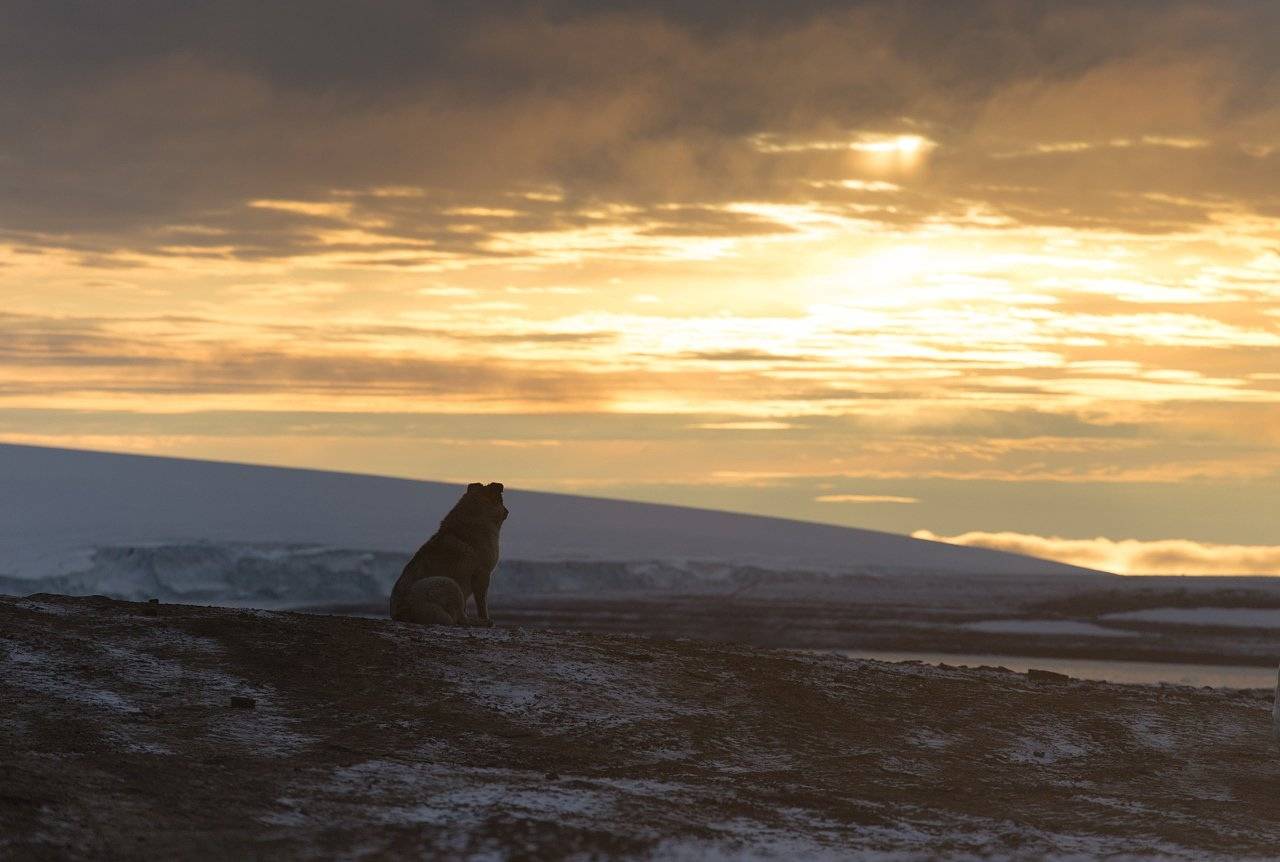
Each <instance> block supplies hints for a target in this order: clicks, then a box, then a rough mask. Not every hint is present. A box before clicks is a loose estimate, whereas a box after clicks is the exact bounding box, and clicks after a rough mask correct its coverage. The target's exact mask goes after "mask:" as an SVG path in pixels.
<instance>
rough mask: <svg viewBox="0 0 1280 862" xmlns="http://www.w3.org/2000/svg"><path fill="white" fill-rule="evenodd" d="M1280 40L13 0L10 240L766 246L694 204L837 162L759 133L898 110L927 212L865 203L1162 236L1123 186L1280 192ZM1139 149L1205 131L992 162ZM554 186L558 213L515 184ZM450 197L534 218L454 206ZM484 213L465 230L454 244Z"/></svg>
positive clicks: (467, 7)
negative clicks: (624, 230)
mask: <svg viewBox="0 0 1280 862" xmlns="http://www.w3.org/2000/svg"><path fill="white" fill-rule="evenodd" d="M1277 36H1280V7H1275V6H1274V5H1270V4H1257V3H1247V2H1238V3H1222V4H1214V5H1213V6H1205V5H1204V4H1180V3H1174V4H1171V3H1163V2H1139V3H1126V4H1123V5H1120V4H1115V3H1073V4H1059V3H1049V2H1021V3H1019V2H994V0H993V2H985V3H966V4H955V3H945V2H915V3H887V2H874V3H873V2H866V3H834V2H804V3H789V4H776V3H765V2H750V3H698V4H683V3H674V2H672V3H658V4H653V3H639V2H616V3H612V4H600V3H585V2H544V3H538V4H529V3H515V2H497V3H486V4H444V3H436V4H432V3H409V2H387V3H377V4H349V3H339V2H308V3H306V4H296V3H280V4H265V5H263V4H257V3H253V4H250V3H247V2H227V3H216V4H213V3H193V4H185V3H159V2H119V3H110V4H79V3H75V4H72V3H63V2H17V0H10V2H7V3H5V4H4V5H3V8H0V129H3V131H2V132H0V166H2V167H3V170H2V171H0V229H2V230H6V231H9V232H16V235H17V236H19V237H20V238H21V239H22V240H23V241H24V242H27V243H32V244H37V245H43V244H47V245H61V244H69V245H70V246H72V247H76V246H77V245H79V246H88V248H86V252H87V253H96V254H102V253H104V252H109V251H111V250H114V249H123V248H129V249H136V248H143V249H147V250H156V249H160V248H161V247H162V246H164V245H165V244H166V242H165V240H169V241H170V242H169V243H168V244H180V245H185V246H194V247H197V248H198V247H209V248H215V247H223V246H226V245H231V246H233V247H234V249H235V251H234V254H235V255H237V256H240V257H243V258H246V259H261V258H270V257H274V256H287V255H293V254H305V253H307V252H308V251H310V250H313V249H314V248H315V247H316V246H317V244H318V243H319V242H320V241H319V240H318V239H317V232H318V231H319V230H321V229H323V228H324V227H325V226H326V219H325V217H310V218H308V217H305V216H303V215H301V214H299V213H281V212H274V213H273V212H268V211H259V212H252V211H249V210H247V209H246V207H245V203H246V202H247V201H249V200H252V199H258V198H280V199H294V200H310V201H314V200H321V201H325V200H333V199H335V195H339V194H342V193H344V192H349V191H351V190H365V189H371V188H374V187H379V186H412V187H416V188H421V189H424V190H426V193H425V194H424V195H423V196H422V197H403V198H397V197H390V196H383V197H366V198H361V199H357V200H356V201H355V203H356V207H355V210H356V211H358V212H362V213H364V214H366V215H369V216H370V217H371V219H374V220H378V221H380V222H381V225H380V226H379V227H374V228H369V230H371V231H372V232H373V233H375V234H383V235H385V236H386V238H387V241H386V245H385V246H384V247H381V248H383V249H389V250H396V249H402V247H403V240H405V239H412V240H415V241H427V242H430V243H431V244H432V245H431V250H432V251H431V254H425V253H424V254H423V255H422V256H421V257H420V258H418V259H417V262H418V263H422V262H430V261H431V260H437V259H439V256H440V255H450V254H465V255H474V254H485V253H492V252H487V251H486V247H485V245H486V244H485V241H484V240H485V239H486V238H488V237H490V236H492V235H493V234H494V233H495V232H496V231H497V230H499V229H503V230H510V231H516V232H520V231H528V230H551V229H563V228H565V227H572V226H573V225H574V224H576V223H580V222H581V221H582V220H583V218H584V216H583V215H582V212H583V211H584V210H585V209H588V208H589V207H590V206H592V205H593V204H595V203H598V202H601V201H604V202H624V203H629V204H633V205H637V206H640V207H642V208H644V209H645V210H646V213H648V214H650V215H652V216H653V217H652V220H651V221H650V222H648V223H645V222H643V221H641V227H642V229H643V230H645V231H647V232H649V233H650V234H654V235H673V236H680V235H689V234H705V235H712V236H715V235H722V234H733V233H735V232H739V233H761V232H770V231H774V230H783V229H784V228H782V227H780V226H777V225H772V224H770V223H768V221H767V220H760V219H751V218H746V217H742V218H732V217H728V216H725V215H723V214H721V213H717V212H716V211H715V210H714V209H707V205H708V204H716V203H721V202H725V201H730V200H773V201H797V200H806V199H810V198H812V196H813V195H814V192H813V189H812V187H811V186H809V185H806V181H807V180H815V179H817V180H821V179H828V178H832V177H836V178H838V177H841V176H844V175H847V174H848V172H849V170H848V164H847V159H846V160H842V159H841V157H840V155H839V154H832V153H830V152H826V153H799V154H792V155H788V156H785V157H783V156H780V155H777V154H767V153H761V152H759V151H758V150H757V149H755V148H754V147H753V146H752V145H751V143H750V140H749V139H750V137H751V136H752V135H756V134H761V133H773V134H780V133H785V134H788V135H790V136H793V137H796V138H797V139H806V138H830V137H831V136H833V135H835V136H838V135H840V134H846V133H847V132H848V131H849V130H851V129H866V128H873V129H874V128H881V129H890V130H892V129H895V128H896V129H901V128H903V126H902V124H903V118H904V117H906V118H909V119H910V120H911V121H912V122H913V123H914V124H915V125H914V126H912V128H914V129H917V130H920V131H922V132H923V133H925V134H927V135H928V136H930V137H932V138H934V139H937V140H939V141H940V142H941V143H942V145H943V146H942V147H941V148H940V149H939V151H938V154H937V158H936V161H935V167H934V169H933V170H932V171H931V172H930V173H929V174H928V175H926V176H925V177H924V179H923V182H924V186H923V187H922V188H921V189H919V190H917V191H916V192H912V193H910V194H912V195H914V197H911V198H909V199H907V200H905V201H902V202H898V201H895V207H894V208H893V209H892V210H890V209H888V208H885V209H883V210H881V211H880V212H878V213H870V214H867V215H866V217H868V218H872V219H883V220H885V221H887V222H889V223H900V222H903V221H910V220H911V219H913V218H920V217H923V216H924V215H927V214H930V213H936V212H939V211H948V210H953V209H955V208H956V207H958V206H959V205H960V203H961V202H963V201H972V200H974V199H978V200H982V201H985V202H987V203H989V204H990V205H991V206H992V207H993V208H995V209H997V210H1001V211H1004V212H1006V213H1007V214H1008V215H1010V216H1011V217H1013V218H1015V219H1018V220H1019V221H1025V222H1029V223H1033V224H1044V223H1055V224H1072V225H1078V226H1102V225H1108V226H1121V227H1126V228H1132V229H1135V230H1165V229H1170V228H1171V227H1174V226H1177V225H1186V224H1190V223H1196V222H1199V221H1203V219H1204V217H1205V216H1204V212H1203V210H1202V209H1200V208H1199V207H1196V206H1184V207H1181V208H1178V207H1172V206H1164V207H1158V206H1154V205H1152V204H1150V202H1147V203H1143V202H1142V201H1140V200H1135V199H1134V198H1132V197H1126V195H1137V194H1141V193H1145V192H1152V191H1157V192H1165V193H1170V194H1178V195H1189V194H1198V193H1203V192H1204V191H1206V190H1208V189H1211V190H1214V191H1216V192H1217V193H1219V194H1221V195H1224V196H1226V197H1227V198H1231V199H1235V198H1242V199H1244V200H1245V201H1250V202H1254V203H1259V204H1261V203H1262V201H1263V199H1264V198H1267V197H1268V196H1274V195H1275V194H1276V193H1277V188H1276V183H1277V181H1276V180H1275V179H1274V178H1275V177H1276V176H1277V175H1280V171H1277V170H1276V159H1277V158H1280V156H1277V155H1271V156H1262V157H1259V156H1256V155H1248V154H1247V153H1245V152H1244V151H1243V150H1240V149H1239V146H1240V145H1243V144H1250V145H1253V144H1266V143H1268V142H1269V141H1274V140H1275V139H1276V136H1277V134H1278V133H1280V116H1278V115H1277V112H1276V111H1275V109H1274V108H1273V107H1272V106H1274V104H1276V103H1277V98H1276V97H1277V95H1278V94H1280V62H1278V61H1277V59H1276V56H1277V55H1276V54H1275V52H1274V51H1273V50H1271V49H1272V48H1273V47H1274V43H1275V40H1276V38H1277ZM1144 134H1151V135H1183V136H1200V137H1204V138H1206V139H1210V140H1211V141H1213V142H1216V148H1215V149H1211V150H1204V151H1192V150H1185V151H1184V150H1176V149H1173V148H1168V147H1165V148H1159V147H1157V148H1146V149H1145V150H1143V149H1140V148H1133V149H1132V150H1127V151H1122V150H1119V149H1115V148H1105V147H1100V148H1097V149H1091V150H1087V151H1081V152H1074V153H1060V154H1057V155H1055V156H1052V157H1047V156H1026V157H1017V158H1006V159H1002V160H997V159H994V158H993V155H994V154H998V153H999V152H1001V151H1009V150H1013V151H1016V150H1018V149H1019V148H1020V147H1025V146H1027V145H1031V144H1034V143H1037V142H1044V141H1048V142H1053V141H1055V140H1061V139H1069V140H1072V141H1078V140H1087V141H1105V140H1109V139H1111V138H1113V137H1115V136H1116V135H1131V136H1141V135H1144ZM997 178H999V179H1003V180H1004V181H1005V185H1019V184H1031V185H1041V186H1043V185H1045V184H1046V182H1047V183H1049V184H1050V185H1051V186H1052V188H1050V189H1048V190H1047V192H1046V193H1045V194H1043V195H1041V196H1038V197H1035V198H1033V199H1030V200H1028V199H1026V197H1025V196H1019V195H1012V194H1009V195H1004V194H1000V193H997V192H993V191H992V190H991V188H990V186H991V185H992V183H993V180H994V179H997ZM547 186H554V187H557V188H560V189H562V190H563V192H564V198H563V200H561V201H558V202H554V203H547V202H541V203H539V202H537V201H531V200H528V199H523V198H519V197H513V193H516V194H517V195H518V193H520V192H522V191H524V190H532V189H535V188H545V187H547ZM983 187H985V191H983ZM921 192H923V194H921ZM348 199H350V198H348ZM898 203H902V204H903V206H897V205H896V204H898ZM460 204H465V205H470V206H494V207H508V208H512V209H514V210H516V211H517V212H516V216H515V217H514V218H512V219H509V220H508V221H507V222H506V223H499V220H497V219H485V218H483V217H477V216H459V215H450V214H449V213H448V212H447V211H448V209H449V208H450V207H455V206H458V205H460ZM659 204H679V205H681V207H680V208H677V209H671V210H664V211H663V212H662V213H661V214H660V215H659V214H655V213H653V211H652V210H650V209H649V208H650V207H653V206H655V205H659ZM477 220H479V230H477V231H476V232H474V233H473V234H471V235H467V234H457V233H451V232H450V231H449V227H450V226H456V225H457V224H459V223H463V222H476V221H477ZM618 220H624V219H622V218H621V217H619V219H618ZM329 221H333V219H329ZM178 225H200V226H204V227H211V228H220V229H223V230H225V231H226V233H224V234H222V235H221V243H220V242H219V235H215V234H191V233H188V234H183V233H182V231H181V228H177V227H175V226H178ZM162 229H172V230H173V231H174V233H172V234H171V235H170V236H168V237H157V236H156V235H155V232H156V231H158V230H162ZM179 240H180V242H179ZM365 250H366V251H368V249H367V248H366V249H365ZM351 251H353V253H354V251H355V250H354V249H352V250H351ZM208 254H211V255H216V254H217V252H208ZM100 260H105V259H100ZM376 260H377V258H376V256H370V255H368V254H366V255H364V256H361V255H358V254H354V255H353V257H352V258H351V261H350V263H351V264H353V265H361V264H366V265H367V264H373V263H375V262H376ZM384 265H385V264H384Z"/></svg>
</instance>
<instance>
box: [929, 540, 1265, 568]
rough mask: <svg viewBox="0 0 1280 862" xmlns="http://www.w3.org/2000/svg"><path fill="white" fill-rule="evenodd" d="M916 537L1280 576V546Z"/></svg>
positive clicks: (1098, 561) (1105, 564)
mask: <svg viewBox="0 0 1280 862" xmlns="http://www.w3.org/2000/svg"><path fill="white" fill-rule="evenodd" d="M911 535H912V536H913V537H914V538H917V539H927V540H929V541H933V542H947V543H949V544H952V545H968V546H971V547H975V548H989V549H991V550H996V551H1010V552H1012V553H1015V554H1028V555H1030V556H1033V557H1041V558H1043V559H1047V560H1057V561H1058V562H1062V563H1070V564H1072V565H1075V566H1084V567H1085V568H1090V569H1101V570H1103V571H1107V572H1114V573H1115V574H1118V575H1280V545H1222V544H1214V543H1211V542H1192V541H1188V540H1186V539H1159V540H1154V541H1140V540H1137V539H1108V538H1104V537H1102V536H1098V537H1096V538H1092V539H1064V538H1060V537H1058V536H1034V535H1028V534H1026V533H1010V532H1001V533H985V532H977V531H975V532H969V533H962V534H960V535H957V536H939V535H937V534H935V533H932V532H930V531H929V530H916V531H915V532H914V533H912V534H911Z"/></svg>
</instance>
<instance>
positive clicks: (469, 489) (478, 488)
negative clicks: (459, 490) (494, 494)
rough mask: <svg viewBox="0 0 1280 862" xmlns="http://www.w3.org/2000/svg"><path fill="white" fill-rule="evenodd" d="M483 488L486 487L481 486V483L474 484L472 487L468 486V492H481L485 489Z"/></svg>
mask: <svg viewBox="0 0 1280 862" xmlns="http://www.w3.org/2000/svg"><path fill="white" fill-rule="evenodd" d="M483 487H484V485H482V484H481V483H479V482H472V483H471V484H470V485H468V486H467V490H468V491H479V490H480V489H481V488H483Z"/></svg>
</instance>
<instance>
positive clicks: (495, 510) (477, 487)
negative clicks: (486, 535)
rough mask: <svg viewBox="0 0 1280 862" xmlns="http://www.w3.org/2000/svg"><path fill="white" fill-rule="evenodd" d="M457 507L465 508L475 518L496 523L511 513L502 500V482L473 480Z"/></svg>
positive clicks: (499, 522)
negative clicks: (487, 482) (485, 482)
mask: <svg viewBox="0 0 1280 862" xmlns="http://www.w3.org/2000/svg"><path fill="white" fill-rule="evenodd" d="M457 509H465V510H466V512H467V514H468V515H470V516H471V517H474V518H481V519H483V520H486V521H491V522H493V523H495V524H501V523H502V522H503V521H505V520H506V519H507V515H509V514H511V513H510V512H508V511H507V507H506V505H505V504H504V503H503V502H502V483H501V482H490V483H489V484H488V485H486V484H484V483H483V482H472V483H471V484H470V485H468V486H467V493H465V494H463V495H462V499H461V500H459V501H458V505H457V507H455V511H456V510H457Z"/></svg>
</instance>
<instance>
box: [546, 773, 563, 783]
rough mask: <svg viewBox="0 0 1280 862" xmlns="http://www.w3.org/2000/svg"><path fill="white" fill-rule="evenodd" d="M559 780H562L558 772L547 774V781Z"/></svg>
mask: <svg viewBox="0 0 1280 862" xmlns="http://www.w3.org/2000/svg"><path fill="white" fill-rule="evenodd" d="M559 780H560V773H558V772H548V773H547V781H559Z"/></svg>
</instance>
